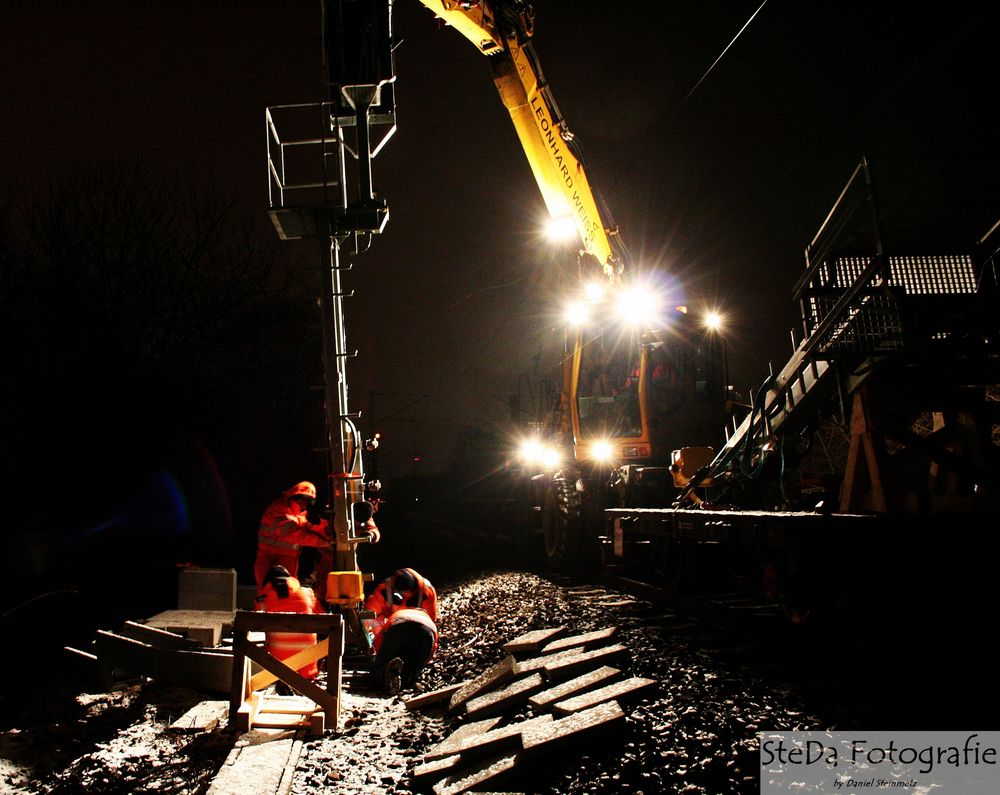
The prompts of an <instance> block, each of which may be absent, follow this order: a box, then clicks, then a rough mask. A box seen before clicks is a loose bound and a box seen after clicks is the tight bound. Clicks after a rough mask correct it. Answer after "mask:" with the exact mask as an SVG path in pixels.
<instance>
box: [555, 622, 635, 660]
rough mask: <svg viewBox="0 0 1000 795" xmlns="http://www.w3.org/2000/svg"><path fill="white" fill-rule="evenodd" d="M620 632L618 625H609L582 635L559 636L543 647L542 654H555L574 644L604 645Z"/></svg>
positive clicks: (583, 645) (587, 646) (591, 646)
mask: <svg viewBox="0 0 1000 795" xmlns="http://www.w3.org/2000/svg"><path fill="white" fill-rule="evenodd" d="M617 632H618V627H607V628H605V629H597V630H594V631H593V632H585V633H583V634H582V635H570V636H568V637H565V638H558V639H557V640H553V641H552V642H551V643H547V644H545V646H543V647H542V654H555V653H557V652H560V651H566V650H567V649H570V648H572V647H574V646H582V647H585V648H593V647H594V646H604V645H607V643H608V642H609V641H610V640H611V638H612V637H614V635H615V634H617Z"/></svg>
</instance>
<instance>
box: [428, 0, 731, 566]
mask: <svg viewBox="0 0 1000 795" xmlns="http://www.w3.org/2000/svg"><path fill="white" fill-rule="evenodd" d="M421 2H422V3H423V4H424V5H425V6H426V7H428V8H429V9H431V10H432V11H433V12H434V13H435V14H436V15H437V16H438V17H439V18H441V19H442V20H444V21H445V22H446V23H448V24H449V25H450V26H451V27H453V28H454V29H455V30H456V31H458V32H459V33H461V34H462V35H463V36H464V37H465V38H467V39H468V40H469V41H470V42H472V44H473V45H475V46H476V48H477V49H478V50H479V51H480V52H481V53H483V54H484V55H486V56H487V57H488V63H489V66H490V69H491V72H492V76H493V80H494V83H495V85H496V87H497V90H498V92H499V95H500V100H501V102H502V103H503V105H504V106H505V107H506V108H507V110H508V111H509V113H510V117H511V121H512V123H513V125H514V129H515V130H516V132H517V135H518V138H519V140H520V142H521V146H522V148H523V150H524V153H525V155H526V157H527V160H528V163H529V165H530V166H531V170H532V173H533V174H534V177H535V180H536V182H537V183H538V187H539V189H540V191H541V194H542V197H543V199H544V201H545V204H546V208H547V210H548V212H549V215H550V216H551V219H552V220H553V221H555V222H566V223H571V224H572V226H573V227H574V228H575V230H576V233H577V236H578V238H579V241H580V246H581V248H580V251H579V254H578V257H577V261H576V263H575V268H574V269H573V270H574V272H573V274H572V276H571V278H570V279H569V280H568V285H569V286H568V287H567V288H565V291H566V295H565V298H566V301H567V334H566V347H565V350H564V351H563V354H562V357H561V363H560V366H559V370H560V377H559V384H560V386H559V394H558V398H557V399H555V400H552V401H551V403H552V406H551V410H550V411H548V412H547V413H546V414H545V415H543V416H534V417H532V418H531V419H532V422H530V423H529V424H528V427H527V428H525V429H523V430H525V433H524V438H522V439H521V450H520V451H519V458H520V460H519V463H518V464H516V465H515V466H513V467H509V468H507V469H506V470H505V471H504V472H502V473H500V474H498V475H495V476H494V477H492V478H489V479H487V480H481V481H479V482H478V483H477V484H476V486H475V491H476V493H477V494H478V495H481V496H482V497H483V499H482V501H481V502H480V504H481V505H488V506H489V508H488V510H487V511H486V512H484V514H483V519H484V521H487V522H488V521H494V522H497V521H499V523H502V524H506V525H513V526H515V527H516V528H517V534H518V536H519V537H520V538H522V539H523V538H525V537H528V538H530V537H532V536H533V535H537V534H541V536H542V538H543V539H544V549H545V554H546V556H547V558H548V560H549V561H550V562H551V563H552V564H553V565H555V566H557V567H559V568H564V569H572V568H576V567H579V566H581V565H584V564H585V562H586V561H587V559H588V557H589V556H590V555H591V554H592V552H593V544H592V540H593V539H596V538H597V536H598V535H599V534H600V532H601V529H602V527H603V514H602V511H603V509H605V508H607V507H610V506H620V505H644V504H655V500H658V499H659V498H660V497H659V495H660V493H661V492H662V490H663V488H664V487H665V486H666V484H667V483H668V482H669V481H670V469H669V467H670V463H671V454H672V450H673V449H674V448H676V447H677V446H679V445H680V444H681V443H682V442H683V441H684V439H685V438H690V437H691V436H693V437H694V438H697V439H701V440H706V439H712V438H713V437H714V436H716V435H718V436H719V438H720V440H721V439H722V428H723V426H724V424H725V417H726V413H725V408H726V405H727V398H728V397H730V395H729V392H728V387H727V385H726V384H725V383H724V366H723V346H722V342H721V338H720V337H719V335H718V334H716V333H714V332H713V330H712V329H711V328H710V327H708V326H707V325H706V323H705V320H704V319H703V318H701V317H696V316H695V314H694V313H693V312H688V308H687V306H685V305H684V304H683V303H682V302H681V301H680V299H679V298H678V297H677V296H676V295H673V296H672V295H670V294H669V292H667V291H662V292H661V291H660V290H658V289H657V285H655V283H654V282H653V281H651V280H650V279H649V278H648V277H649V276H650V274H641V273H639V272H637V271H636V269H634V268H633V265H632V263H631V261H630V258H629V253H628V249H627V247H626V245H625V243H624V241H623V239H622V236H621V235H620V233H619V229H618V227H617V226H616V224H615V223H614V221H613V220H612V217H611V214H610V212H609V211H608V209H607V208H606V206H605V205H604V203H603V202H602V201H601V199H600V197H599V195H598V193H597V192H596V190H595V189H594V188H593V187H592V185H591V183H590V179H589V176H588V174H587V170H586V168H585V165H584V162H583V158H582V156H581V154H580V151H579V147H578V145H577V143H576V142H575V140H574V136H573V134H572V132H571V131H570V129H569V126H568V124H567V122H566V119H565V118H564V117H563V115H562V113H561V111H560V109H559V106H558V105H557V103H556V101H555V98H554V97H553V94H552V89H551V87H550V86H549V84H548V82H547V81H546V79H545V77H544V74H543V72H542V68H541V65H540V62H539V59H538V56H537V54H536V52H535V49H534V46H533V44H532V35H533V32H534V12H533V9H532V6H531V5H530V4H529V3H525V2H521V1H520V0H494V1H493V2H487V1H486V0H482V1H481V2H474V3H460V2H452V0H421ZM542 402H543V403H544V401H542ZM498 497H500V498H501V499H499V503H500V506H501V508H502V509H500V510H498V509H497V506H498ZM471 502H472V501H469V502H467V503H466V505H467V506H469V505H471Z"/></svg>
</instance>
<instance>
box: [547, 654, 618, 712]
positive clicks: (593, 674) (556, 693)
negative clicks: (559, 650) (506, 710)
mask: <svg viewBox="0 0 1000 795" xmlns="http://www.w3.org/2000/svg"><path fill="white" fill-rule="evenodd" d="M620 674H621V671H620V670H619V669H618V668H614V667H612V666H610V665H603V666H601V667H600V668H597V669H595V670H593V671H588V672H587V673H585V674H581V675H580V676H577V677H576V678H574V679H569V680H567V681H565V682H563V683H562V684H559V685H556V686H555V687H550V688H549V689H548V690H543V691H542V692H541V693H536V694H535V695H533V696H532V697H531V698H529V699H528V703H529V704H531V706H533V707H534V708H535V709H538V710H543V709H549V708H550V707H551V706H552V705H553V704H555V703H556V702H557V701H562V700H563V699H567V698H571V697H572V696H575V695H579V694H580V693H582V692H584V691H587V690H591V689H593V688H596V687H598V686H603V685H605V684H607V683H608V682H609V681H610V680H612V679H614V678H615V677H617V676H619V675H620Z"/></svg>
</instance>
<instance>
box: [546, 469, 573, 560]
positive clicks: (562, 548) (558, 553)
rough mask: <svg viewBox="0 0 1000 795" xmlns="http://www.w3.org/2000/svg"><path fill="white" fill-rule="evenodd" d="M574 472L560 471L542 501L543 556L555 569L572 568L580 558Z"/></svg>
mask: <svg viewBox="0 0 1000 795" xmlns="http://www.w3.org/2000/svg"><path fill="white" fill-rule="evenodd" d="M576 481H577V478H576V473H575V472H559V473H557V474H556V475H555V476H554V477H553V478H552V482H551V484H549V488H548V489H547V490H546V492H545V502H544V504H543V505H542V535H543V537H544V539H545V557H546V559H547V560H548V562H549V565H550V566H552V567H553V568H554V569H556V570H558V571H562V572H566V573H571V572H575V571H576V570H577V569H578V568H579V564H580V559H581V543H582V540H583V521H582V516H581V511H580V507H581V501H580V492H579V491H577V488H576Z"/></svg>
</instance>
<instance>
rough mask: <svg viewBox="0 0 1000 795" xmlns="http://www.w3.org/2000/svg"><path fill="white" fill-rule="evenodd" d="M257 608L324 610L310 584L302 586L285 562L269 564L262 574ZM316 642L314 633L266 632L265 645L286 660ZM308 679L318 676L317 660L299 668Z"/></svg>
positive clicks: (297, 610) (267, 609)
mask: <svg viewBox="0 0 1000 795" xmlns="http://www.w3.org/2000/svg"><path fill="white" fill-rule="evenodd" d="M256 604H257V609H258V610H263V611H264V612H266V613H324V612H326V611H325V610H324V608H323V606H322V605H321V604H320V602H319V600H318V599H317V598H316V595H315V594H314V593H313V591H312V589H311V588H305V587H303V586H302V585H301V584H300V583H299V581H298V580H297V579H296V578H295V577H293V576H292V575H291V574H289V572H288V569H286V568H285V567H284V566H271V567H270V568H269V569H268V570H267V573H266V574H265V575H264V586H263V588H262V589H261V590H260V593H258V594H257V602H256ZM315 644H316V635H315V633H308V632H268V633H267V635H266V637H265V640H264V648H265V649H266V650H267V652H268V653H269V654H270V655H271V656H272V657H275V658H276V659H279V660H287V659H288V658H289V657H291V656H292V655H293V654H298V653H299V652H300V651H302V650H303V649H308V648H309V647H310V646H313V645H315ZM299 673H300V674H302V675H303V676H304V677H306V678H307V679H315V678H316V677H317V676H319V668H318V667H317V664H316V662H315V661H314V662H311V663H308V664H307V665H304V666H303V667H302V668H299Z"/></svg>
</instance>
